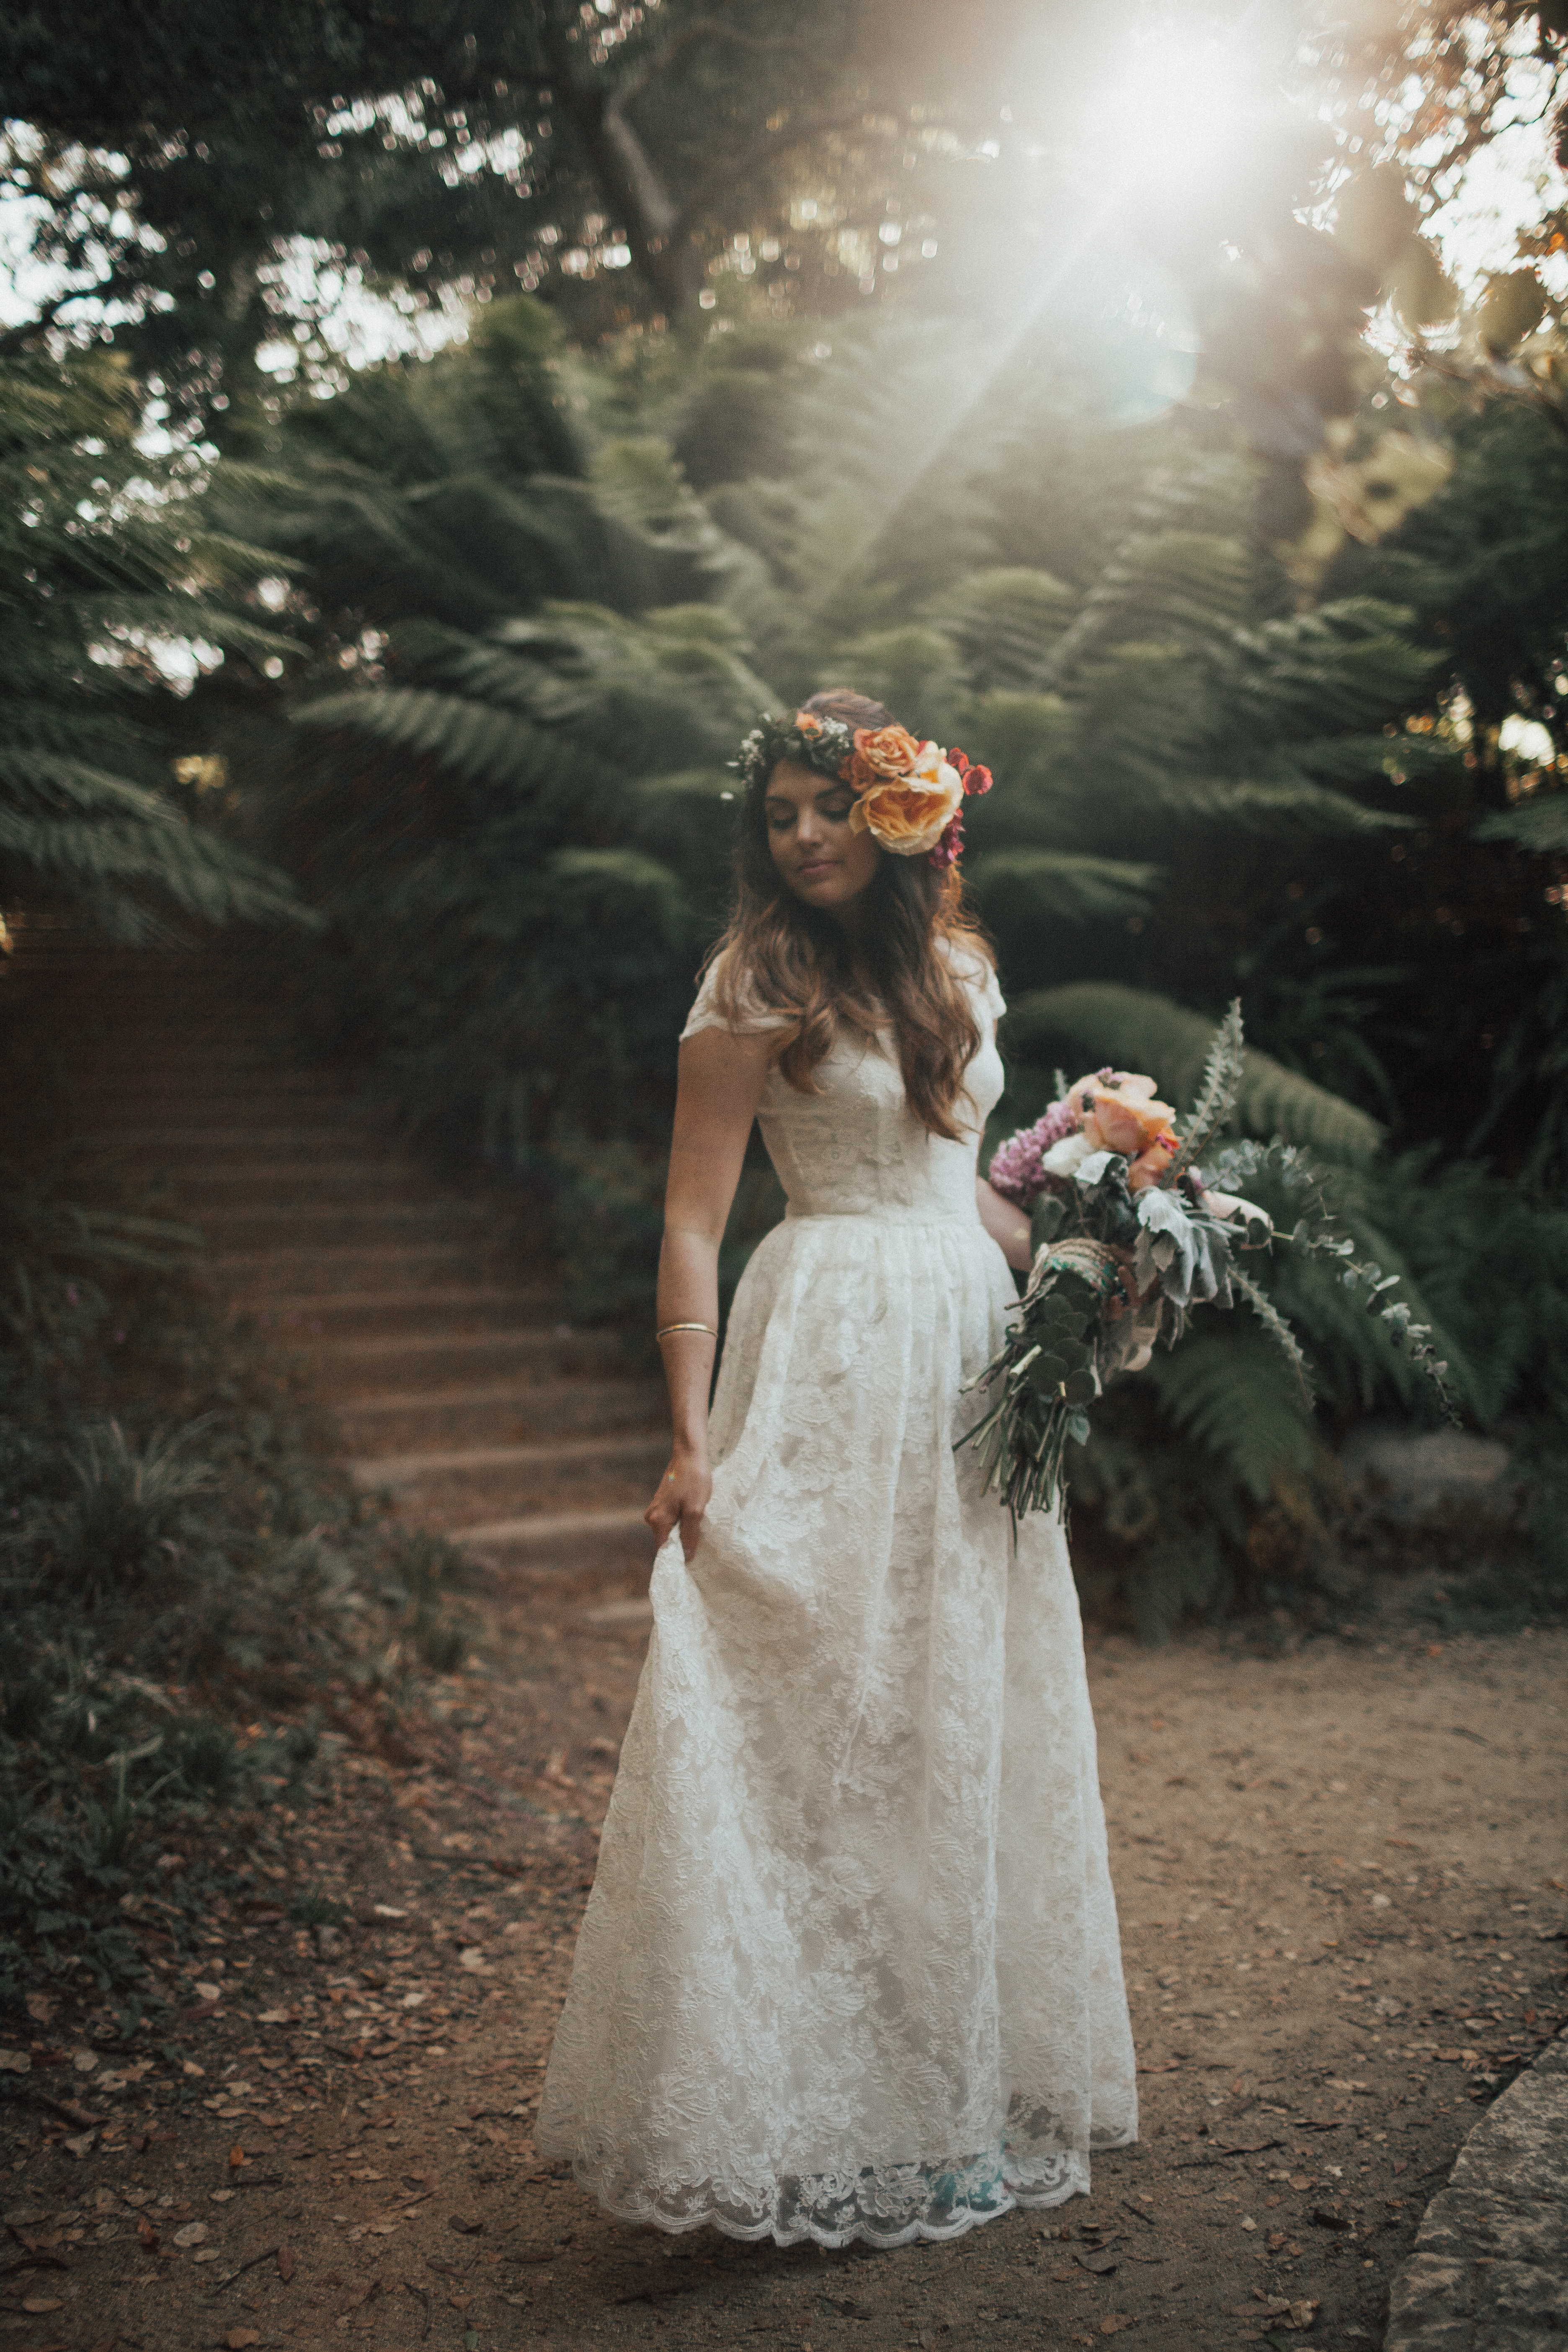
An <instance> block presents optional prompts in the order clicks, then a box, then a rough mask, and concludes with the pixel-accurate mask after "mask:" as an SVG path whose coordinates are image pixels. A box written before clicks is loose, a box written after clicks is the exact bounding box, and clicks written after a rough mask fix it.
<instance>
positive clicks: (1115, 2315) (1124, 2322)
mask: <svg viewBox="0 0 1568 2352" xmlns="http://www.w3.org/2000/svg"><path fill="white" fill-rule="evenodd" d="M1137 2325H1138V2322H1137V2320H1136V2319H1135V2318H1134V2317H1132V2315H1131V2314H1130V2313H1128V2312H1122V2311H1112V2312H1110V2313H1108V2314H1107V2315H1106V2316H1105V2318H1103V2319H1102V2320H1101V2321H1100V2334H1101V2335H1102V2336H1119V2335H1120V2334H1121V2330H1122V2329H1123V2328H1124V2327H1136V2326H1137Z"/></svg>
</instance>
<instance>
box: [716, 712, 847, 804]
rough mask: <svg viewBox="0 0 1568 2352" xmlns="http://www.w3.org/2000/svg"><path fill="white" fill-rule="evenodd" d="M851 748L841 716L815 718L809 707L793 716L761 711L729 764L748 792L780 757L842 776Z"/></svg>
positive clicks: (830, 774)
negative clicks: (782, 716)
mask: <svg viewBox="0 0 1568 2352" xmlns="http://www.w3.org/2000/svg"><path fill="white" fill-rule="evenodd" d="M854 749H855V736H854V731H853V730H852V729H850V728H848V727H846V725H845V724H844V721H843V720H842V719H818V718H817V717H816V715H815V713H814V712H812V711H809V710H805V711H796V713H795V717H794V718H793V719H774V718H772V717H771V716H769V715H768V714H767V713H765V712H764V714H763V717H762V718H761V719H758V721H757V723H756V725H755V726H754V727H753V728H752V731H751V733H750V734H749V735H748V736H747V737H746V739H745V740H744V742H743V743H742V746H741V749H740V751H739V753H738V755H737V756H736V757H735V758H734V759H733V760H731V762H730V765H731V768H732V769H733V770H734V772H735V773H736V775H738V776H739V777H740V779H741V781H742V783H743V784H744V785H745V787H746V790H747V791H748V792H750V791H752V788H753V786H756V785H760V784H764V783H766V782H767V780H768V778H769V777H770V776H771V775H772V774H773V770H774V769H775V768H776V767H777V766H778V763H779V761H781V760H794V761H796V763H797V764H798V765H799V766H801V767H803V768H815V769H816V772H817V774H818V775H819V776H842V775H843V773H844V770H845V766H846V763H847V761H848V759H849V757H850V755H851V753H852V752H853V751H854Z"/></svg>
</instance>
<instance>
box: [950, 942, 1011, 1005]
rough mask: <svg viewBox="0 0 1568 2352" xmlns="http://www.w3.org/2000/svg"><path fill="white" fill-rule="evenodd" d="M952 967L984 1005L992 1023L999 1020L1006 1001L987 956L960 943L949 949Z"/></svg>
mask: <svg viewBox="0 0 1568 2352" xmlns="http://www.w3.org/2000/svg"><path fill="white" fill-rule="evenodd" d="M949 953H950V954H951V956H952V968H953V970H954V971H955V972H956V973H957V974H958V977H959V978H960V980H962V981H963V983H964V985H965V986H966V987H967V988H968V990H969V992H970V993H971V995H973V996H977V997H978V998H979V999H980V1002H981V1003H982V1004H983V1005H984V1007H985V1010H986V1012H987V1013H988V1014H989V1015H990V1017H991V1020H992V1022H993V1024H994V1023H996V1022H998V1021H1000V1020H1001V1018H1002V1015H1003V1014H1004V1013H1005V1012H1006V1010H1007V1001H1006V999H1005V996H1004V995H1003V993H1002V991H1001V989H1000V988H999V987H998V986H997V982H996V968H995V966H994V964H993V963H992V961H991V959H990V957H989V956H984V955H982V954H981V952H980V950H979V949H978V948H972V947H968V946H963V945H960V946H957V947H954V948H952V949H950V950H949Z"/></svg>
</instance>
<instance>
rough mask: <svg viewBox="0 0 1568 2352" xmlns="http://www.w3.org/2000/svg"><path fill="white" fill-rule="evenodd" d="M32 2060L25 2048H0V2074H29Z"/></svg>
mask: <svg viewBox="0 0 1568 2352" xmlns="http://www.w3.org/2000/svg"><path fill="white" fill-rule="evenodd" d="M32 2071H33V2062H32V2060H31V2058H29V2057H28V2055H27V2053H26V2051H25V2050H0V2074H31V2073H32Z"/></svg>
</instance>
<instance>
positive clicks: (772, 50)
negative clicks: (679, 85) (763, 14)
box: [613, 0, 811, 107]
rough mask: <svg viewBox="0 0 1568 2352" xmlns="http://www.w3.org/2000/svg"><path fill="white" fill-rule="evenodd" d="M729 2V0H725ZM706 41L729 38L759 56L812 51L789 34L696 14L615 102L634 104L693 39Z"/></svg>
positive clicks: (802, 54)
mask: <svg viewBox="0 0 1568 2352" xmlns="http://www.w3.org/2000/svg"><path fill="white" fill-rule="evenodd" d="M726 5H728V0H726ZM704 40H710V41H729V42H730V43H731V45H732V46H733V47H735V48H738V49H750V50H751V51H752V53H753V54H754V55H756V56H759V57H761V56H767V55H770V54H774V55H776V54H778V53H780V52H784V53H785V54H791V55H794V56H795V57H800V58H804V57H807V56H809V55H810V54H811V51H810V45H809V44H808V43H807V42H805V41H796V40H791V39H790V38H788V37H782V38H779V39H776V40H775V39H772V38H770V37H767V36H766V35H764V34H760V33H743V32H742V30H741V28H740V26H738V25H731V24H727V23H726V22H725V21H724V18H723V17H722V16H721V15H719V14H718V13H717V12H715V14H714V15H712V16H699V17H697V18H696V19H695V20H694V22H693V23H691V24H689V25H686V26H682V28H681V30H680V31H679V33H676V34H673V35H672V36H671V37H670V38H669V39H668V41H666V42H665V43H664V44H663V46H662V47H659V48H658V49H656V50H655V51H654V52H653V54H652V56H651V57H650V58H648V60H647V64H646V65H645V66H644V67H643V68H642V70H641V71H640V72H639V73H635V74H633V76H632V77H631V79H630V80H628V81H626V82H623V83H622V85H621V87H620V88H619V89H617V90H616V95H615V99H614V100H613V103H614V104H615V105H616V106H617V107H627V106H630V105H632V104H633V102H634V101H635V100H637V99H639V98H640V97H641V96H642V94H643V92H644V90H645V89H647V87H648V85H649V84H650V83H651V82H655V81H657V80H658V77H659V76H660V74H662V73H668V70H669V68H670V67H671V66H672V65H673V64H674V63H675V60H676V58H678V57H679V56H680V54H681V52H682V51H683V50H685V49H689V47H691V45H692V43H693V42H694V41H704Z"/></svg>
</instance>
